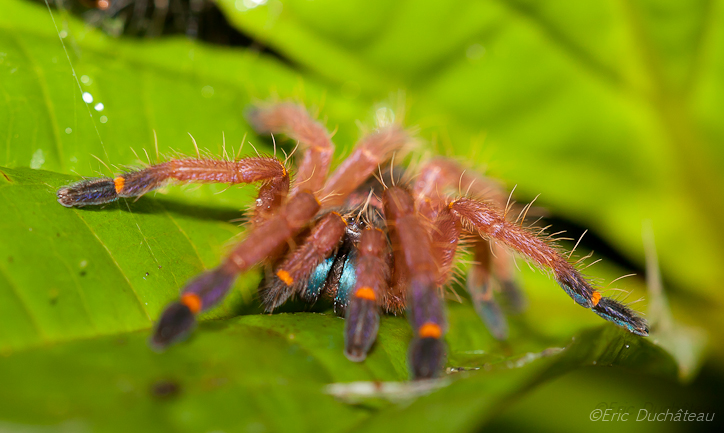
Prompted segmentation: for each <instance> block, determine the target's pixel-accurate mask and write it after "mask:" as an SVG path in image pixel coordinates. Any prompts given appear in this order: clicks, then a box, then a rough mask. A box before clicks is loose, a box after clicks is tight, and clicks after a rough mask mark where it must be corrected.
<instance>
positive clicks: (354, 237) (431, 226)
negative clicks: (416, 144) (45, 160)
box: [58, 103, 648, 378]
mask: <svg viewBox="0 0 724 433" xmlns="http://www.w3.org/2000/svg"><path fill="white" fill-rule="evenodd" d="M248 118H249V121H250V123H251V124H252V126H253V127H254V128H255V129H256V130H257V131H258V132H264V133H269V132H271V133H283V134H286V135H288V136H289V137H291V138H293V139H295V140H297V141H298V142H299V145H300V147H301V149H302V158H301V161H300V163H299V164H298V166H297V169H296V181H295V182H294V183H293V184H291V183H290V176H289V171H288V169H287V167H286V166H285V165H284V163H282V162H280V161H279V160H277V159H276V158H273V157H263V156H256V157H247V158H241V159H236V160H233V161H229V160H217V159H205V158H182V159H172V160H170V161H167V162H164V163H161V164H157V165H152V166H149V167H146V168H144V169H141V170H136V171H129V172H126V173H123V174H121V175H118V176H116V177H115V178H93V179H86V180H82V181H80V182H77V183H74V184H72V185H70V186H67V187H63V188H61V189H60V190H58V201H59V202H60V203H61V204H62V205H64V206H86V205H98V204H103V203H108V202H110V201H113V200H117V199H118V198H119V197H137V196H140V195H142V194H145V193H146V192H148V191H151V190H153V189H155V188H158V187H159V186H161V185H163V184H165V183H167V182H168V181H171V180H175V181H179V182H221V183H229V184H238V183H251V182H261V183H262V186H261V188H260V190H259V194H258V196H257V199H256V202H255V205H254V210H253V215H252V217H251V219H250V225H251V227H250V228H249V230H248V232H247V234H246V237H245V238H244V240H242V241H241V242H240V243H239V244H238V245H237V246H236V247H235V248H234V250H233V251H232V252H231V254H229V255H228V256H227V257H226V258H225V259H224V260H223V261H222V263H221V264H220V265H219V266H218V267H216V268H215V269H212V270H210V271H207V272H204V273H203V274H201V275H199V276H198V277H196V278H195V279H193V280H191V281H190V282H188V283H187V284H186V286H185V287H184V288H183V290H182V292H181V297H180V299H179V300H178V301H175V302H173V303H171V304H170V305H169V306H168V307H167V308H166V310H165V311H164V312H163V314H162V315H161V318H160V319H159V322H158V324H157V326H156V329H155V332H154V334H153V337H152V338H151V344H152V346H154V347H155V348H158V349H163V348H165V347H166V346H167V345H169V344H170V343H172V342H174V341H177V340H178V339H180V338H182V337H184V336H185V335H186V334H187V333H188V332H189V331H190V330H191V328H192V327H193V325H194V323H195V316H196V315H197V314H199V313H200V312H202V311H205V310H208V309H209V308H212V307H213V306H215V305H216V304H218V303H219V301H220V300H221V299H222V298H223V297H224V296H225V295H226V294H227V293H228V291H229V290H230V288H231V286H232V284H233V282H234V280H235V278H236V276H237V275H238V274H239V273H242V272H245V271H247V270H248V269H250V268H251V267H252V266H254V265H256V264H259V263H266V265H267V270H268V271H267V273H266V277H265V278H264V281H263V282H262V284H261V286H260V290H259V293H260V297H261V302H262V304H263V305H264V307H265V308H266V309H267V310H268V311H273V310H274V309H276V308H277V307H278V306H280V305H281V304H283V303H284V302H286V301H287V300H288V299H290V298H292V297H296V298H300V299H302V300H305V301H309V302H315V301H316V300H317V299H319V298H327V299H330V300H331V301H332V302H333V303H334V308H335V311H337V312H338V313H339V314H344V315H345V316H346V319H347V321H346V325H345V354H346V355H347V357H348V358H349V359H351V360H354V361H361V360H363V359H364V358H365V357H366V354H367V352H368V351H369V350H370V347H371V346H372V343H373V342H374V340H375V338H376V335H377V328H378V324H379V313H380V312H381V311H382V312H389V313H398V312H402V311H405V310H406V312H407V315H408V318H409V321H410V324H411V325H412V328H413V330H414V333H415V337H414V339H413V341H412V343H411V346H410V351H409V360H410V366H411V369H412V375H413V377H415V378H425V377H431V376H434V375H436V374H438V373H439V372H440V371H441V370H442V366H443V363H444V360H445V347H444V344H443V342H442V340H443V335H444V334H445V331H446V328H447V325H446V321H445V314H444V302H443V298H442V296H441V291H440V290H439V288H440V287H442V286H444V285H446V284H447V283H448V282H449V280H450V278H451V272H452V267H453V259H454V256H455V253H456V251H457V250H458V249H459V248H461V245H460V243H459V240H460V238H461V236H463V235H464V234H468V235H473V236H474V239H473V240H472V241H471V242H468V243H467V245H466V247H467V248H469V249H470V250H471V251H472V253H473V255H474V258H475V261H474V264H473V265H472V266H471V269H470V271H469V275H468V278H467V283H466V287H467V289H468V291H469V292H470V295H471V298H472V300H473V303H474V305H475V308H476V310H477V311H478V313H479V314H480V316H481V317H482V318H483V320H484V321H485V322H486V323H487V324H488V327H489V329H490V331H491V332H492V333H493V335H494V336H495V337H496V338H499V339H503V338H505V337H506V334H507V328H506V324H505V320H504V318H503V316H502V313H501V311H500V308H499V307H498V304H497V303H496V302H495V300H494V299H493V296H492V292H493V291H492V286H491V280H493V279H495V280H497V281H498V283H499V286H500V287H501V288H502V292H503V294H504V295H506V296H507V297H508V298H509V300H510V301H512V302H511V303H512V304H513V306H514V307H516V306H517V307H520V305H521V304H522V302H521V297H520V293H519V292H518V289H517V288H516V286H515V283H514V280H513V278H512V275H511V272H510V260H511V256H510V253H509V251H513V252H517V253H519V254H521V255H523V256H524V257H526V258H528V259H529V260H531V261H532V262H534V263H535V264H536V265H538V266H540V267H542V268H545V269H549V270H550V271H552V273H553V275H554V277H555V279H556V281H557V282H558V283H559V284H560V286H561V287H562V288H563V289H564V290H565V291H566V293H568V295H569V296H571V298H573V299H574V300H575V301H576V302H577V303H578V304H579V305H581V306H583V307H585V308H590V309H592V310H593V311H594V312H595V313H597V314H598V315H600V316H601V317H603V318H604V319H606V320H610V321H612V322H614V323H616V324H618V325H620V326H623V327H625V328H626V329H628V330H629V331H631V332H633V333H635V334H639V335H644V336H645V335H648V328H647V325H646V322H645V321H644V320H643V319H642V318H640V317H639V316H637V315H636V314H635V313H634V312H633V311H631V310H630V309H629V308H628V307H626V306H625V305H623V304H621V303H619V302H617V301H615V300H613V299H610V298H606V297H602V295H601V294H600V292H598V291H597V290H596V289H595V288H594V287H593V286H592V284H591V283H590V282H589V281H587V280H586V279H585V278H584V277H583V276H582V275H581V274H580V272H579V271H578V270H577V269H576V268H575V266H573V265H572V264H570V263H569V262H568V260H567V259H566V258H565V257H564V256H563V255H561V252H560V251H559V250H558V249H557V248H556V247H555V246H553V245H552V244H551V243H550V242H549V241H548V240H547V238H545V237H543V236H541V235H540V232H536V231H533V230H531V229H528V228H524V227H523V226H522V225H520V224H517V223H514V222H511V221H508V220H507V219H506V212H505V210H504V209H503V208H505V207H506V206H505V200H504V198H503V196H502V195H501V194H500V192H499V191H498V189H497V188H496V187H495V186H493V184H492V183H491V182H489V181H488V180H486V179H485V178H483V177H482V176H480V175H477V174H475V173H473V172H471V171H466V170H463V169H462V168H461V167H460V166H459V165H458V164H457V163H455V162H454V161H452V160H449V159H444V158H437V159H431V160H429V161H427V162H426V163H423V164H421V165H420V167H419V168H418V169H416V170H414V175H413V174H411V173H406V175H405V176H404V177H405V179H407V181H406V182H402V183H399V182H397V183H393V182H391V180H392V179H390V177H391V173H389V172H388V173H385V174H383V173H382V171H381V170H379V167H380V165H381V164H383V163H384V162H385V161H387V160H389V159H390V158H391V157H392V155H393V154H394V153H395V152H397V151H399V150H400V149H403V148H405V146H406V145H407V144H408V143H409V142H410V138H409V136H408V134H407V133H406V132H405V131H404V130H403V129H402V128H401V126H399V125H397V124H391V125H387V126H384V127H381V128H379V129H378V130H376V131H375V132H373V133H371V134H368V135H366V136H365V137H363V138H362V139H361V140H360V141H359V142H358V143H357V145H356V146H355V148H354V150H353V151H352V153H351V155H350V156H349V157H348V158H347V159H345V160H344V161H343V162H342V163H341V164H340V165H339V167H338V168H337V169H336V170H335V171H334V172H333V173H332V174H331V175H329V176H328V175H327V173H328V171H329V167H330V163H331V160H332V156H333V153H334V145H333V144H332V141H331V139H330V134H329V133H328V132H327V131H326V129H325V128H324V127H323V126H322V125H320V124H319V123H317V122H315V121H314V120H313V119H312V118H311V117H310V116H309V115H308V114H307V112H306V111H305V110H304V108H302V107H300V106H297V105H294V104H290V103H282V104H271V105H265V106H260V107H256V108H253V109H251V110H250V111H249V112H248ZM410 171H413V170H411V169H410ZM376 173H379V177H377V176H375V174H376ZM385 178H388V179H389V180H388V181H387V182H385ZM461 185H464V186H465V188H466V193H465V194H463V195H460V194H459V190H460V189H461V187H460V186H461ZM451 194H457V195H451ZM485 199H487V200H486V201H483V200H485ZM290 245H293V247H290ZM506 247H507V248H506Z"/></svg>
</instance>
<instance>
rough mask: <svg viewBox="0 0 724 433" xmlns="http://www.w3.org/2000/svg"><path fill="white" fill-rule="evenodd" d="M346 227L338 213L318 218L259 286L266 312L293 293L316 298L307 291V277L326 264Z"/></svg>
mask: <svg viewBox="0 0 724 433" xmlns="http://www.w3.org/2000/svg"><path fill="white" fill-rule="evenodd" d="M346 228H347V222H346V221H345V219H344V218H343V217H342V216H341V215H340V214H339V213H337V212H329V213H327V214H325V215H324V216H322V217H321V219H320V220H319V221H318V222H317V223H316V225H315V226H314V227H313V228H312V230H311V232H310V233H309V235H308V236H307V237H306V238H304V240H303V241H302V242H301V244H300V245H299V247H298V248H296V249H294V250H292V251H290V252H289V253H288V254H287V255H286V257H285V258H284V260H283V261H282V262H281V263H280V264H279V265H277V266H276V267H275V269H274V276H273V277H272V281H271V282H270V283H269V284H266V285H264V286H262V287H261V288H260V290H259V295H260V296H261V301H262V304H264V308H265V310H266V311H267V312H271V311H273V310H275V309H276V308H277V307H279V306H280V305H281V304H283V303H284V302H286V301H287V300H288V299H289V298H290V297H291V296H292V295H294V294H296V295H299V296H302V297H305V298H307V300H315V299H316V298H315V296H318V293H317V294H316V295H310V294H309V293H307V289H308V287H310V276H311V277H312V278H313V277H314V275H313V272H314V271H315V270H316V269H317V268H318V267H319V266H320V265H321V264H322V263H326V261H327V260H328V258H329V256H330V255H331V254H332V252H333V251H334V250H335V248H337V246H338V245H339V243H340V240H341V239H342V237H343V236H344V234H345V230H346ZM314 286H315V285H314V284H312V287H314Z"/></svg>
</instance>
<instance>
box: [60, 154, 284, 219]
mask: <svg viewBox="0 0 724 433" xmlns="http://www.w3.org/2000/svg"><path fill="white" fill-rule="evenodd" d="M171 180H176V181H179V182H198V183H228V184H238V183H252V182H258V181H273V180H274V181H275V182H276V183H277V184H279V185H280V186H279V187H280V188H281V185H283V184H284V183H285V182H286V183H287V184H288V182H289V176H288V173H287V170H286V168H284V165H283V164H282V163H281V162H280V161H279V160H277V159H275V158H268V157H250V158H243V159H240V160H238V161H227V160H218V159H205V158H184V159H172V160H170V161H167V162H163V163H160V164H156V165H152V166H150V167H146V168H144V169H141V170H134V171H128V172H126V173H123V174H120V175H118V176H116V177H114V178H110V177H99V178H89V179H84V180H81V181H78V182H75V183H73V184H71V185H69V186H64V187H62V188H60V189H59V190H58V192H57V196H58V203H60V204H62V205H63V206H65V207H82V206H88V205H99V204H104V203H110V202H112V201H116V200H118V199H119V198H120V197H139V196H142V195H143V194H145V193H147V192H149V191H151V190H154V189H156V188H159V187H161V186H163V185H164V184H166V183H167V182H168V181H171Z"/></svg>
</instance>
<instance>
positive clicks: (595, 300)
mask: <svg viewBox="0 0 724 433" xmlns="http://www.w3.org/2000/svg"><path fill="white" fill-rule="evenodd" d="M600 300H601V293H599V292H597V291H595V290H594V291H593V295H591V301H592V302H593V306H594V307H595V306H596V305H598V301H600Z"/></svg>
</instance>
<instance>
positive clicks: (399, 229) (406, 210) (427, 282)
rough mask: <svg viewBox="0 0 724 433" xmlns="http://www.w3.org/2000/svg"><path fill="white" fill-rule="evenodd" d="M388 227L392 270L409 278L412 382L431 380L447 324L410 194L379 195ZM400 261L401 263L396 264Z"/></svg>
mask: <svg viewBox="0 0 724 433" xmlns="http://www.w3.org/2000/svg"><path fill="white" fill-rule="evenodd" d="M382 199H383V203H384V209H385V217H386V219H387V225H388V226H394V228H395V230H394V237H392V238H391V241H392V245H393V248H395V249H397V250H398V255H396V256H395V267H399V266H405V267H406V268H407V275H408V278H409V286H408V287H409V289H408V291H407V296H406V299H407V311H408V319H409V321H410V324H411V325H412V328H413V330H414V333H415V337H414V339H413V340H412V343H411V344H410V349H409V353H408V357H409V362H410V367H411V370H412V376H413V377H414V378H415V379H422V378H430V377H433V376H435V375H437V374H439V372H440V371H441V370H442V367H443V364H444V362H445V344H444V343H443V341H442V336H443V334H444V333H445V331H446V328H447V322H446V320H445V314H444V310H443V302H442V299H441V296H440V291H439V290H438V287H437V284H436V282H437V278H438V265H437V263H436V261H435V257H434V253H433V246H432V240H431V239H430V234H429V231H428V229H427V228H426V227H425V226H424V224H423V222H422V221H421V219H420V218H419V216H418V214H417V212H416V210H415V203H414V201H413V198H412V196H411V195H410V193H409V192H408V191H407V190H405V189H403V188H400V187H396V186H394V187H391V188H390V189H387V190H385V192H384V193H383V197H382ZM398 257H401V259H402V260H397V258H398Z"/></svg>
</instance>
